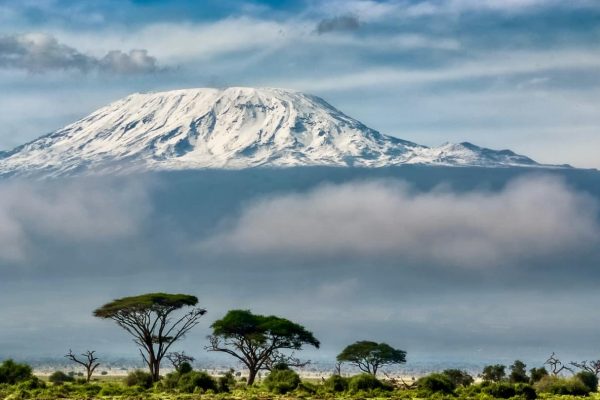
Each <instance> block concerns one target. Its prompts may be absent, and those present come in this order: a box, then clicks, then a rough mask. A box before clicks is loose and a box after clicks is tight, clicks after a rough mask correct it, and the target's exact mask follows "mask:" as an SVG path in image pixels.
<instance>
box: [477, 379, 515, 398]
mask: <svg viewBox="0 0 600 400" xmlns="http://www.w3.org/2000/svg"><path fill="white" fill-rule="evenodd" d="M481 392H482V393H485V394H488V395H490V396H492V397H494V398H497V399H510V398H511V397H514V396H516V394H517V391H516V390H515V385H513V384H511V383H508V382H491V383H489V384H487V385H483V386H482V388H481Z"/></svg>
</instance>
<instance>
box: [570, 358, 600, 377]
mask: <svg viewBox="0 0 600 400" xmlns="http://www.w3.org/2000/svg"><path fill="white" fill-rule="evenodd" d="M569 364H571V365H572V366H574V367H575V368H579V369H581V370H583V371H588V372H591V373H592V374H594V375H596V376H599V375H600V360H593V361H587V360H585V361H582V362H576V361H572V362H570V363H569Z"/></svg>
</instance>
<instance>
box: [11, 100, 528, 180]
mask: <svg viewBox="0 0 600 400" xmlns="http://www.w3.org/2000/svg"><path fill="white" fill-rule="evenodd" d="M405 163H411V164H417V163H418V164H435V165H465V166H466V165H469V166H489V167H495V166H539V164H537V163H535V162H534V161H533V160H531V159H529V158H527V157H524V156H520V155H517V154H515V153H513V152H511V151H508V150H503V151H494V150H489V149H483V148H480V147H477V146H474V145H472V144H469V143H461V144H447V145H443V146H441V147H436V148H430V147H426V146H421V145H418V144H415V143H412V142H408V141H404V140H401V139H397V138H394V137H391V136H386V135H383V134H381V133H379V132H377V131H375V130H372V129H370V128H368V127H366V126H364V125H363V124H362V123H360V122H359V121H356V120H354V119H352V118H350V117H348V116H346V115H345V114H343V113H342V112H340V111H338V110H337V109H335V108H334V107H332V106H331V105H329V104H328V103H326V102H325V101H324V100H322V99H320V98H318V97H314V96H310V95H306V94H303V93H299V92H294V91H288V90H282V89H253V88H228V89H223V90H221V89H188V90H175V91H170V92H162V93H148V94H133V95H131V96H128V97H126V98H124V99H121V100H118V101H116V102H114V103H112V104H109V105H108V106H106V107H103V108H101V109H99V110H97V111H95V112H94V113H92V114H90V115H89V116H87V117H85V118H83V119H81V120H79V121H77V122H75V123H73V124H71V125H68V126H66V127H65V128H63V129H60V130H58V131H56V132H53V133H50V134H48V135H46V136H43V137H41V138H39V139H36V140H34V141H32V142H30V143H27V144H25V145H22V146H20V147H17V148H16V149H14V150H12V151H9V152H4V153H0V174H2V175H7V174H8V175H13V174H16V175H22V174H44V175H63V174H77V173H109V172H117V171H121V172H123V171H124V172H126V171H133V170H147V169H197V168H248V167H256V166H278V167H284V166H307V165H308V166H310V165H334V166H366V167H381V166H389V165H398V164H405Z"/></svg>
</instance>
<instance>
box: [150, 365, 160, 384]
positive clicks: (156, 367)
mask: <svg viewBox="0 0 600 400" xmlns="http://www.w3.org/2000/svg"><path fill="white" fill-rule="evenodd" d="M152 369H153V371H152V382H158V381H159V380H160V361H159V360H154V365H153V368H152Z"/></svg>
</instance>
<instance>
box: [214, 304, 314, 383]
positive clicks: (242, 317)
mask: <svg viewBox="0 0 600 400" xmlns="http://www.w3.org/2000/svg"><path fill="white" fill-rule="evenodd" d="M211 328H212V329H213V333H212V335H210V336H209V340H210V346H208V347H207V349H208V350H210V351H219V352H223V353H227V354H229V355H231V356H233V357H235V358H237V359H238V360H239V361H241V362H242V363H244V365H245V366H246V367H247V368H248V370H249V374H248V384H249V385H252V384H253V383H254V379H255V377H256V375H257V373H258V371H259V370H261V369H269V368H270V367H271V366H272V365H274V364H277V363H285V364H288V365H305V364H306V363H301V362H299V360H297V359H296V358H294V357H293V355H286V354H282V353H281V352H280V351H281V350H301V349H302V346H303V345H305V344H309V345H311V346H314V347H316V348H318V347H319V346H320V343H319V341H318V340H317V339H316V338H315V337H314V335H313V334H312V333H311V332H309V331H308V330H306V328H304V327H303V326H302V325H300V324H297V323H295V322H292V321H290V320H288V319H285V318H281V317H276V316H274V315H269V316H265V315H256V314H252V312H250V311H249V310H231V311H229V312H227V314H226V315H225V316H224V317H223V318H221V319H219V320H217V321H215V322H214V323H213V324H212V325H211Z"/></svg>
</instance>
